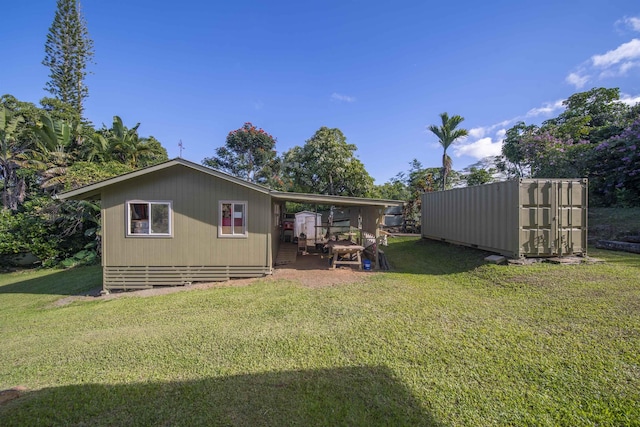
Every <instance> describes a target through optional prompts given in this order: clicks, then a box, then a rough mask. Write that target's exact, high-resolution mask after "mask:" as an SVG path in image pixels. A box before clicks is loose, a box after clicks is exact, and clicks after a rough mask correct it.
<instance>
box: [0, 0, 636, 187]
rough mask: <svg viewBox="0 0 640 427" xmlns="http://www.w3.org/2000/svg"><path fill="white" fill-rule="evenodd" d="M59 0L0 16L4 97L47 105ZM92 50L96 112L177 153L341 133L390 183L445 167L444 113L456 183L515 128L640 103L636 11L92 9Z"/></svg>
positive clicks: (143, 2) (550, 7)
mask: <svg viewBox="0 0 640 427" xmlns="http://www.w3.org/2000/svg"><path fill="white" fill-rule="evenodd" d="M55 3H56V2H55V1H54V0H47V1H45V0H32V1H29V2H26V1H25V2H9V3H8V4H5V5H3V7H2V15H3V25H2V26H1V27H0V40H1V41H2V45H3V61H2V62H3V64H2V66H0V93H2V94H5V93H9V94H12V95H14V96H15V97H17V98H18V99H20V100H22V101H29V102H33V103H36V104H37V103H38V101H39V100H40V99H41V98H42V97H44V96H47V93H46V92H45V91H44V89H43V88H44V86H45V83H46V82H47V80H48V77H47V76H48V69H47V68H46V67H44V66H43V65H41V62H42V59H43V58H44V43H45V40H46V35H47V32H48V29H49V26H50V25H51V21H52V20H53V16H54V12H55V8H56V4H55ZM82 10H83V13H84V16H85V18H86V21H87V25H88V29H89V33H90V36H91V38H92V39H93V40H94V43H95V62H96V63H95V64H94V65H92V66H91V67H90V71H91V72H92V73H93V74H92V75H90V76H89V77H88V78H87V84H88V86H89V90H90V96H89V99H88V100H87V104H86V112H85V115H86V116H87V118H88V119H89V120H91V121H93V123H94V124H95V125H96V126H97V127H99V126H101V125H102V124H103V123H104V124H106V125H108V126H110V124H111V121H112V117H113V116H114V115H119V116H120V117H122V119H123V121H124V123H125V125H126V126H128V127H131V126H134V125H135V124H136V123H138V122H140V123H141V126H140V134H141V136H149V135H153V136H154V137H156V138H157V139H158V140H160V142H162V144H163V145H164V146H165V147H166V148H167V151H168V153H169V157H177V156H178V153H179V151H178V142H179V141H180V140H182V142H183V144H184V146H185V148H186V149H185V151H184V152H183V157H184V158H186V159H189V160H192V161H195V162H198V163H199V162H201V161H202V159H203V158H205V157H208V156H212V155H213V154H214V151H215V149H216V148H217V147H219V146H222V145H224V141H225V137H226V135H227V133H228V132H229V131H231V130H234V129H237V128H239V127H241V126H242V124H243V123H244V122H247V121H250V122H252V123H253V124H255V125H256V126H258V127H261V128H263V129H265V130H266V131H267V132H269V133H271V134H272V135H273V136H275V137H276V138H277V144H276V148H277V150H278V152H279V153H281V152H283V151H286V150H288V149H289V148H291V147H293V146H296V145H303V144H304V142H305V140H307V139H309V138H310V137H311V136H312V135H313V134H314V132H315V131H316V130H317V129H318V128H320V127H321V126H328V127H337V128H340V129H341V130H342V131H343V133H344V134H345V136H346V137H347V141H348V142H349V143H353V144H356V145H357V147H358V151H357V152H356V155H357V156H358V158H359V159H360V160H361V161H362V162H363V163H364V165H365V167H366V169H367V171H368V172H369V173H370V174H371V175H372V176H373V177H374V178H375V180H376V184H382V183H384V182H386V181H388V180H389V179H390V178H392V177H394V176H395V175H396V174H397V173H398V172H402V171H406V170H407V169H408V167H409V162H410V161H411V160H412V159H413V158H417V159H418V160H420V161H421V162H422V164H423V165H424V166H439V165H440V162H441V156H442V152H441V148H440V146H439V145H438V144H437V139H436V138H435V136H434V135H432V134H431V133H430V132H428V131H427V130H426V127H427V126H428V125H430V124H438V121H439V114H440V113H441V112H445V111H446V112H448V113H449V114H450V115H453V114H459V115H461V116H463V117H464V118H465V121H464V122H463V126H464V127H465V128H467V129H469V130H470V131H471V132H470V136H469V138H467V139H466V140H465V141H462V142H459V143H457V144H456V145H455V147H454V150H453V152H452V153H451V155H452V158H453V167H454V169H456V170H461V169H462V168H464V167H466V166H468V165H470V164H472V163H474V162H475V161H477V160H478V159H479V158H482V157H484V156H486V155H495V154H497V153H498V152H499V149H500V141H501V137H502V135H503V133H504V130H506V129H508V128H509V127H511V126H512V125H513V124H514V123H515V121H516V120H524V121H525V122H527V123H539V122H541V121H543V120H545V119H547V118H549V117H554V116H556V115H557V114H559V113H560V112H561V111H562V110H561V101H562V100H563V99H566V98H567V97H568V96H570V95H571V94H573V93H575V92H579V91H584V90H589V89H591V88H593V87H601V86H603V87H619V88H620V90H621V92H622V94H623V97H624V98H625V100H627V102H637V101H640V2H638V1H637V0H624V1H617V0H602V1H600V0H598V1H595V0H593V1H589V0H585V1H577V0H576V1H573V0H572V1H557V0H555V1H546V0H542V1H536V2H532V1H527V2H517V1H513V0H510V1H492V2H476V1H459V2H429V1H402V0H399V1H397V2H390V1H384V2H382V1H375V0H368V1H360V0H354V1H349V0H341V1H333V0H324V1H307V2H305V1H279V0H271V1H264V2H259V1H242V0H237V1H189V0H186V1H182V2H173V1H172V2H169V1H162V0H153V1H151V0H129V1H121V0H110V1H97V0H84V1H82Z"/></svg>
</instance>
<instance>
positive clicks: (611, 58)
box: [591, 39, 640, 68]
mask: <svg viewBox="0 0 640 427" xmlns="http://www.w3.org/2000/svg"><path fill="white" fill-rule="evenodd" d="M634 59H640V40H638V39H633V40H631V41H630V42H627V43H623V44H621V45H620V46H618V47H617V48H615V49H613V50H610V51H609V52H607V53H604V54H602V55H593V56H592V57H591V63H592V64H593V66H595V67H600V68H608V67H612V66H614V65H616V64H618V63H620V62H628V61H630V60H634Z"/></svg>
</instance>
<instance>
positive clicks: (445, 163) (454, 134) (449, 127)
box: [429, 113, 469, 190]
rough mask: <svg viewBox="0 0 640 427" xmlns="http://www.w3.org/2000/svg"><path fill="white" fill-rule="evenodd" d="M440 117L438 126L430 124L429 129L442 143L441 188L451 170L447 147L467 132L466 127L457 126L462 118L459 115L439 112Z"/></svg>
mask: <svg viewBox="0 0 640 427" xmlns="http://www.w3.org/2000/svg"><path fill="white" fill-rule="evenodd" d="M440 119H441V121H442V123H441V125H440V126H436V125H430V126H429V130H430V131H431V132H433V134H434V135H435V136H437V137H438V142H440V145H442V148H443V150H444V152H443V154H442V189H443V190H444V189H445V188H446V187H447V178H448V175H449V173H450V172H451V166H452V163H453V162H452V160H451V157H449V155H448V154H447V149H448V148H449V147H450V146H451V144H453V143H454V142H455V141H457V140H458V139H460V138H463V137H465V136H467V135H468V134H469V132H468V131H467V130H466V129H462V128H460V129H458V126H459V125H460V123H462V121H463V120H464V118H463V117H461V116H458V115H456V116H451V117H449V114H448V113H441V114H440Z"/></svg>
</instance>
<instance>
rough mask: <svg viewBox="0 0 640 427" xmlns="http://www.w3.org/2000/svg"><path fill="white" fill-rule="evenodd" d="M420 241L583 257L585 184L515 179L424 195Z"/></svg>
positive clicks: (514, 252) (528, 254)
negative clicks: (430, 240)
mask: <svg viewBox="0 0 640 427" xmlns="http://www.w3.org/2000/svg"><path fill="white" fill-rule="evenodd" d="M421 219H422V237H426V238H429V239H437V240H443V241H447V242H450V243H455V244H459V245H465V246H472V247H476V248H480V249H485V250H488V251H491V252H497V253H500V254H502V255H505V256H509V257H514V258H520V257H550V256H563V255H586V254H587V180H586V179H520V180H514V181H505V182H497V183H493V184H486V185H479V186H475V187H467V188H457V189H453V190H447V191H439V192H434V193H425V194H424V195H423V196H422V218H421Z"/></svg>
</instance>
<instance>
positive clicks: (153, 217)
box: [127, 200, 172, 237]
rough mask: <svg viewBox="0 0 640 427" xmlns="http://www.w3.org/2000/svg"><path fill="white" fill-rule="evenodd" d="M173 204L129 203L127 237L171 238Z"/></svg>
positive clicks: (155, 202) (165, 202)
mask: <svg viewBox="0 0 640 427" xmlns="http://www.w3.org/2000/svg"><path fill="white" fill-rule="evenodd" d="M171 233H172V230H171V202H169V201H153V202H151V201H141V200H135V201H130V202H127V236H136V237H144V236H165V237H166V236H171Z"/></svg>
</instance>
